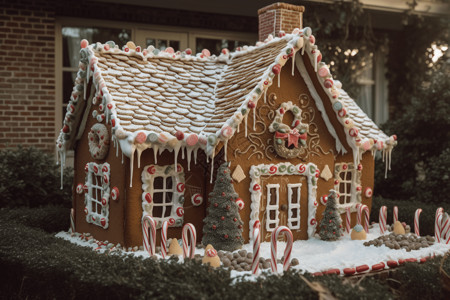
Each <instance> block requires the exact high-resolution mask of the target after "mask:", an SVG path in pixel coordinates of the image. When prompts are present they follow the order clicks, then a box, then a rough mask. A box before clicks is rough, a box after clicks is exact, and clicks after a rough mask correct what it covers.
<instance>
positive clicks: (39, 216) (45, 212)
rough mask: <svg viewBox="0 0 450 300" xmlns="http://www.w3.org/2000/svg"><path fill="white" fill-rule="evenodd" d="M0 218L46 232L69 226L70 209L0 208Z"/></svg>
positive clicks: (60, 207) (66, 228)
mask: <svg viewBox="0 0 450 300" xmlns="http://www.w3.org/2000/svg"><path fill="white" fill-rule="evenodd" d="M0 218H2V219H3V220H5V221H9V222H15V223H20V224H23V225H25V226H29V227H35V228H39V229H42V230H44V231H46V232H59V231H62V230H68V229H69V227H70V209H69V208H67V207H62V206H44V207H39V208H27V207H22V208H14V209H7V208H0Z"/></svg>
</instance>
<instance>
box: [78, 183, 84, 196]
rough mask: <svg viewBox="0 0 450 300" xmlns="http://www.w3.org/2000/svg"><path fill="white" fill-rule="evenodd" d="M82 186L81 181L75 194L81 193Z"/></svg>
mask: <svg viewBox="0 0 450 300" xmlns="http://www.w3.org/2000/svg"><path fill="white" fill-rule="evenodd" d="M83 187H84V185H83V184H82V183H79V184H78V185H77V194H83Z"/></svg>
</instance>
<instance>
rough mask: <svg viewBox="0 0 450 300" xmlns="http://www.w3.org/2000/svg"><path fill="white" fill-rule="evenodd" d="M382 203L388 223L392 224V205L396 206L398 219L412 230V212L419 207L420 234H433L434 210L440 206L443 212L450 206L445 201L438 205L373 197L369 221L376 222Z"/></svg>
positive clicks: (449, 209) (448, 209)
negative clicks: (420, 211)
mask: <svg viewBox="0 0 450 300" xmlns="http://www.w3.org/2000/svg"><path fill="white" fill-rule="evenodd" d="M383 205H384V206H386V207H387V211H388V216H387V221H388V224H392V219H393V211H394V206H397V207H398V219H399V221H401V222H406V224H408V225H410V226H411V231H412V232H414V214H415V212H416V209H418V208H421V209H422V213H421V214H420V218H419V229H420V235H432V236H434V221H435V215H436V210H437V208H438V207H442V208H443V209H444V211H445V212H449V211H450V207H449V206H448V204H447V203H442V205H441V206H439V205H436V204H426V203H422V202H418V201H404V200H401V201H396V200H390V199H384V198H381V197H374V199H373V201H372V210H371V213H370V220H371V221H374V222H377V223H378V219H379V213H380V207H381V206H383Z"/></svg>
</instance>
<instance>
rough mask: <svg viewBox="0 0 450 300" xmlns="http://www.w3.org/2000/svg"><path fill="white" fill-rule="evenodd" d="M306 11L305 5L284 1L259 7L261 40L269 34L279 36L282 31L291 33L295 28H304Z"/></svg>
mask: <svg viewBox="0 0 450 300" xmlns="http://www.w3.org/2000/svg"><path fill="white" fill-rule="evenodd" d="M304 11H305V7H304V6H299V5H293V4H287V3H282V2H277V3H274V4H271V5H268V6H266V7H263V8H261V9H259V10H258V19H259V40H260V41H264V40H265V39H266V38H267V37H268V36H269V34H272V35H273V36H274V37H277V36H278V33H279V32H280V31H284V32H286V33H291V32H292V30H293V29H294V28H302V26H303V12H304Z"/></svg>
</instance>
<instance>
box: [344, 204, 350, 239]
mask: <svg viewBox="0 0 450 300" xmlns="http://www.w3.org/2000/svg"><path fill="white" fill-rule="evenodd" d="M345 212H346V214H345V231H346V232H347V234H350V229H351V224H350V223H351V211H350V207H347V208H346V209H345Z"/></svg>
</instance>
